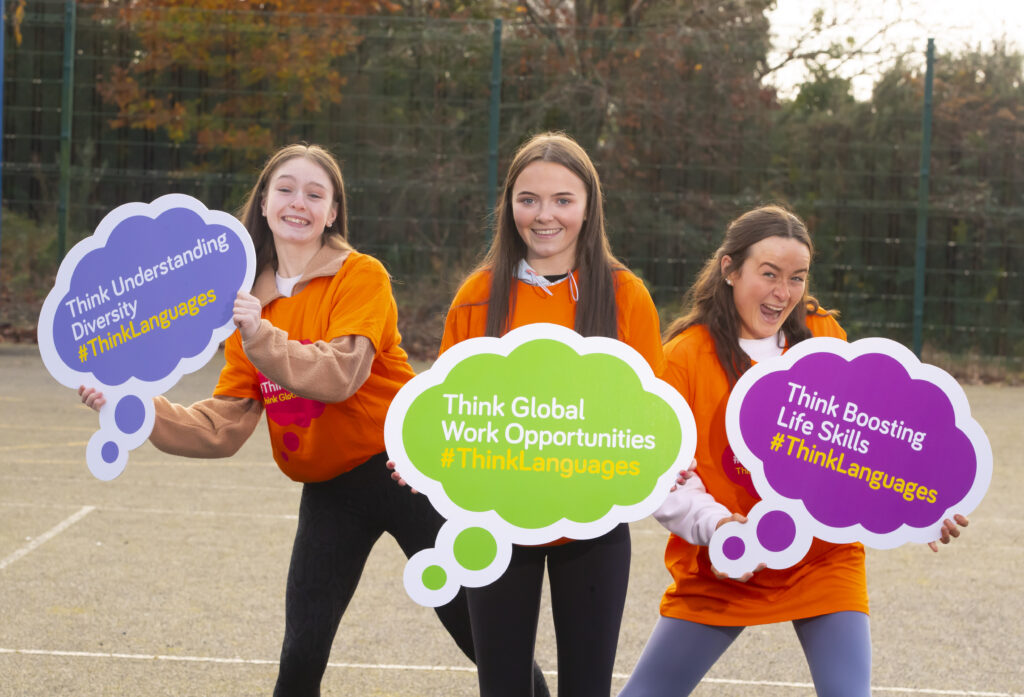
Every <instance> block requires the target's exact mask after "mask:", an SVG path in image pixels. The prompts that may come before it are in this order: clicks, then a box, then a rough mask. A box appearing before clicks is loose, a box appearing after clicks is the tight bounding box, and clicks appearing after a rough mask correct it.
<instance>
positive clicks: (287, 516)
mask: <svg viewBox="0 0 1024 697" xmlns="http://www.w3.org/2000/svg"><path fill="white" fill-rule="evenodd" d="M0 506H10V507H12V508H15V507H16V508H64V506H60V505H59V504H39V503H13V502H8V501H0ZM92 508H96V507H95V506H92ZM103 510H104V511H106V512H107V513H146V514H149V515H173V516H185V515H195V516H208V517H211V518H216V517H224V518H270V519H272V520H298V519H299V515H298V514H297V513H248V512H246V513H236V512H234V511H188V510H176V509H172V508H134V507H130V506H103ZM0 568H2V567H0Z"/></svg>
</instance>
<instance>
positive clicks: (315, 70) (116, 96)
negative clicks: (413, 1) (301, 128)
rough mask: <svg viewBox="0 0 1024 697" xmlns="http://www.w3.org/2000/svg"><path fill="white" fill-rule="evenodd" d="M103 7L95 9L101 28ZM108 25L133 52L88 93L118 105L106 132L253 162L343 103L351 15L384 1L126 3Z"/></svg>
mask: <svg viewBox="0 0 1024 697" xmlns="http://www.w3.org/2000/svg"><path fill="white" fill-rule="evenodd" d="M107 7H109V6H108V5H106V4H103V5H101V6H98V7H97V8H96V14H97V16H98V17H100V18H103V19H104V20H105V21H109V19H108V18H109V16H110V15H109V10H107V9H106V8H107ZM113 7H114V8H116V15H115V16H116V21H117V22H118V23H119V24H120V26H121V27H122V28H124V29H127V30H129V31H130V32H131V34H132V36H133V40H134V41H135V42H136V43H137V49H136V50H135V51H134V53H133V55H132V56H131V58H130V60H127V61H125V62H122V63H120V64H118V65H114V66H113V67H111V68H110V70H109V72H108V73H107V74H106V75H105V76H103V77H102V78H101V79H100V80H99V82H98V84H97V89H98V90H99V92H100V94H101V95H102V96H103V98H104V99H105V100H106V101H108V102H110V103H113V104H115V105H116V106H117V109H118V115H117V117H116V118H115V119H114V120H113V121H112V124H111V125H112V126H113V127H115V128H118V127H129V128H133V129H147V130H153V131H155V130H162V131H163V132H165V133H166V134H167V137H168V138H169V139H170V140H171V141H172V142H176V143H182V142H187V141H192V142H195V143H196V144H197V145H198V150H199V152H211V151H214V150H228V151H236V152H239V153H241V154H242V156H243V158H244V159H247V160H253V159H256V160H258V159H259V158H262V157H265V155H266V153H267V151H268V150H269V149H271V148H272V147H273V146H275V145H278V144H280V143H281V142H282V141H283V140H285V139H286V137H293V136H292V135H291V131H292V130H293V128H294V124H296V123H302V122H306V121H308V120H309V114H311V113H318V112H321V111H322V110H323V109H324V108H325V107H326V106H327V105H328V104H337V103H339V102H340V101H341V99H342V88H343V87H344V85H345V81H346V78H345V76H344V75H342V74H341V73H340V72H339V71H338V70H337V69H336V68H337V61H338V59H340V58H341V57H343V56H345V55H346V54H348V53H349V52H351V51H352V50H353V49H354V48H355V47H356V46H357V45H358V44H359V42H360V37H359V36H358V35H357V34H356V33H355V32H354V31H353V26H352V16H353V15H364V14H370V13H377V12H387V11H389V10H391V9H393V8H394V7H395V6H394V5H392V4H391V3H390V2H389V0H340V1H339V2H332V3H324V2H322V1H320V0H288V1H287V2H285V1H284V0H265V1H262V2H251V1H248V0H241V1H240V0H146V1H144V2H143V1H140V0H133V1H130V2H123V3H118V4H116V5H114V6H113Z"/></svg>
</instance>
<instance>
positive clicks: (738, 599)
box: [661, 315, 868, 626]
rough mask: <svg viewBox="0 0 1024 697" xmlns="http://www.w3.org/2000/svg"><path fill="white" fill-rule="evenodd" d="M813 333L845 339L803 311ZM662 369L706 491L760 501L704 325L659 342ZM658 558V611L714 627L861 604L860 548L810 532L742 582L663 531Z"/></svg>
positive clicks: (740, 504) (733, 502)
mask: <svg viewBox="0 0 1024 697" xmlns="http://www.w3.org/2000/svg"><path fill="white" fill-rule="evenodd" d="M807 326H808V328H809V329H810V330H811V333H812V334H814V335H815V336H830V337H836V338H839V339H843V340H845V339H846V332H845V331H843V329H842V327H840V326H839V323H838V322H836V321H835V319H834V318H832V317H831V316H829V315H814V316H811V315H809V316H808V317H807ZM665 356H666V359H667V360H668V368H667V369H666V370H665V374H664V375H663V376H662V379H663V380H665V381H666V382H668V383H669V384H671V385H672V386H673V387H675V388H676V389H677V390H678V391H679V393H680V394H681V395H682V396H683V399H685V400H686V402H687V403H688V404H689V405H690V408H691V409H693V416H694V419H695V420H696V422H697V434H698V438H697V454H696V458H697V472H698V473H699V474H700V476H701V479H702V480H703V481H704V484H705V486H706V487H707V490H708V492H709V493H710V494H711V495H712V496H714V497H715V499H716V500H717V501H719V502H720V503H722V504H723V505H724V506H725V507H726V508H728V509H729V510H731V511H735V512H738V513H743V514H746V513H747V512H748V511H749V510H750V509H751V507H753V505H754V504H755V503H756V502H757V501H759V500H760V497H758V496H757V493H756V491H755V490H754V486H753V484H752V483H751V479H750V473H749V472H747V470H746V469H744V468H743V467H742V466H741V465H740V464H739V462H738V461H736V460H735V459H734V456H733V452H732V449H731V448H730V447H729V443H728V440H727V439H726V432H725V406H726V403H727V402H728V399H729V392H730V388H729V381H728V378H727V377H726V374H725V371H724V370H723V369H722V366H721V364H720V363H719V361H718V356H717V355H716V354H715V344H714V340H713V339H712V338H711V333H710V332H709V331H708V329H707V327H705V326H704V325H695V326H692V327H690V328H689V329H687V330H686V331H684V332H682V333H681V334H679V335H677V336H675V337H673V338H672V339H671V340H670V341H669V342H668V343H666V344H665ZM665 565H666V566H667V567H668V570H669V573H671V574H672V579H673V582H672V583H671V584H670V585H669V587H668V588H667V589H666V590H665V595H664V597H663V598H662V600H661V614H662V615H664V616H666V617H675V618H677V619H683V620H689V621H691V622H699V623H701V624H710V625H718V626H746V625H752V624H766V623H769V622H782V621H787V620H794V619H800V618H804V617H815V616H817V615H823V614H827V613H831V612H841V611H846V610H854V611H859V612H865V613H866V612H867V611H868V594H867V582H866V578H865V572H864V547H863V546H862V545H860V544H841V545H837V544H832V543H830V542H823V541H821V540H819V539H815V540H814V541H813V542H812V543H811V548H810V550H808V552H807V555H806V556H805V557H804V558H803V559H802V560H801V561H800V562H799V563H798V564H796V565H795V566H791V567H789V568H788V569H765V570H763V571H759V572H757V573H755V574H754V576H753V578H751V579H750V580H749V581H747V582H746V583H740V582H738V581H722V580H719V579H717V578H716V577H715V575H714V574H713V573H712V572H711V562H710V560H709V558H708V550H707V547H695V546H693V545H690V544H689V543H687V542H685V541H684V540H682V539H681V538H679V537H677V536H676V535H670V536H669V540H668V546H667V547H666V548H665Z"/></svg>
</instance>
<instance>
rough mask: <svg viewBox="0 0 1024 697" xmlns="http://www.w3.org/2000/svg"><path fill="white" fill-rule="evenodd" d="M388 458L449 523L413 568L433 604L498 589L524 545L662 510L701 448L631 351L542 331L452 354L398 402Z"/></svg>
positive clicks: (678, 400) (682, 407)
mask: <svg viewBox="0 0 1024 697" xmlns="http://www.w3.org/2000/svg"><path fill="white" fill-rule="evenodd" d="M384 438H385V443H386V445H387V450H388V454H389V455H390V457H391V459H393V460H394V461H395V462H396V463H397V465H398V467H397V469H398V471H399V472H401V473H402V476H403V477H404V478H405V479H406V481H408V483H409V484H410V485H411V486H412V487H415V488H416V489H418V490H419V491H420V492H422V493H423V494H424V495H426V496H427V497H429V499H430V502H431V504H433V506H434V507H435V508H436V509H437V510H438V511H439V512H440V513H441V515H443V516H444V517H445V518H447V522H446V523H445V525H444V526H443V527H442V529H441V531H440V532H439V533H438V536H437V540H436V542H435V546H434V547H433V548H432V549H426V550H423V551H421V552H419V553H418V554H416V555H414V556H413V557H412V558H411V559H410V560H409V562H408V564H407V565H406V569H405V574H404V577H405V587H406V591H407V592H408V593H409V595H410V596H411V597H412V598H413V599H414V600H415V601H416V602H418V603H420V604H421V605H427V606H431V607H436V606H438V605H443V604H444V603H446V602H448V601H449V600H451V599H452V598H453V597H454V596H455V594H456V593H457V592H458V589H459V587H460V586H470V587H478V586H483V585H487V584H488V583H491V582H492V581H494V580H495V579H497V578H498V577H499V576H501V574H502V573H504V571H505V569H506V568H507V567H508V562H509V559H510V557H511V554H512V545H513V544H526V545H537V544H544V543H547V542H551V541H553V540H557V539H560V538H563V537H568V538H572V539H590V538H594V537H598V536H600V535H603V534H604V533H606V532H608V531H609V530H611V529H612V528H613V527H615V526H616V525H618V524H620V523H623V522H630V521H634V520H639V519H641V518H644V517H646V516H647V515H650V514H651V513H652V512H653V511H654V510H655V509H656V508H657V507H658V506H659V505H660V504H661V502H662V501H663V500H664V498H665V496H666V495H667V494H668V492H669V490H670V489H671V487H672V484H673V482H674V481H675V474H676V472H677V471H678V470H680V469H682V468H684V467H686V466H688V465H689V462H690V460H691V458H692V457H693V453H694V451H695V449H696V426H695V424H694V420H693V415H692V413H691V412H690V409H689V407H688V406H687V404H686V402H685V401H683V399H682V397H680V396H679V394H678V393H677V392H676V391H675V390H674V389H673V388H672V387H671V386H670V385H668V384H667V383H665V382H663V381H661V380H659V379H657V378H656V377H655V376H654V373H653V371H652V370H651V368H650V366H649V365H648V364H647V362H646V361H645V360H644V358H643V357H642V356H641V355H640V354H639V353H637V352H636V351H635V350H634V349H632V348H631V347H629V346H628V345H626V344H624V343H622V342H620V341H615V340H613V339H607V338H603V337H587V338H584V337H582V336H580V335H579V334H577V333H576V332H573V331H571V330H569V329H566V328H564V327H561V326H557V325H552V324H531V325H528V326H525V327H521V328H519V329H516V330H514V331H511V332H509V333H508V334H506V335H505V336H504V337H502V338H500V339H495V338H477V339H470V340H468V341H464V342H461V343H459V344H456V345H455V346H454V347H452V348H451V349H450V350H449V351H447V352H445V353H444V354H443V355H442V356H441V357H440V358H438V360H437V362H436V363H435V364H434V366H433V367H432V368H431V369H430V370H428V371H426V372H424V373H422V374H420V375H418V376H416V377H415V378H413V379H412V380H411V381H410V382H409V383H408V384H407V385H405V387H403V388H402V389H401V390H400V391H399V393H398V394H397V395H396V397H395V399H394V401H393V402H392V404H391V408H390V410H389V411H388V415H387V419H386V422H385V425H384Z"/></svg>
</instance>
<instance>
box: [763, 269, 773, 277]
mask: <svg viewBox="0 0 1024 697" xmlns="http://www.w3.org/2000/svg"><path fill="white" fill-rule="evenodd" d="M764 277H765V278H775V272H774V271H765V272H764Z"/></svg>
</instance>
